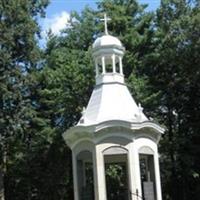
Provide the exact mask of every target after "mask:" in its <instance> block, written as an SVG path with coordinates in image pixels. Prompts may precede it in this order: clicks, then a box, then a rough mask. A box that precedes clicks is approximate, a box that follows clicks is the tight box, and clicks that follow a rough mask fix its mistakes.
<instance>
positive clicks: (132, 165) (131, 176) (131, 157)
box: [128, 143, 137, 200]
mask: <svg viewBox="0 0 200 200" xmlns="http://www.w3.org/2000/svg"><path fill="white" fill-rule="evenodd" d="M128 160H129V187H130V192H131V194H130V196H131V198H130V199H131V200H137V198H136V196H135V195H134V194H135V193H136V189H137V187H136V177H135V172H136V166H135V159H134V143H131V144H130V147H129V154H128Z"/></svg>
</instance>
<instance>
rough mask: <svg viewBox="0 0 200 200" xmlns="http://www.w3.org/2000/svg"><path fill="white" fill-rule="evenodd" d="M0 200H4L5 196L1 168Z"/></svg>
mask: <svg viewBox="0 0 200 200" xmlns="http://www.w3.org/2000/svg"><path fill="white" fill-rule="evenodd" d="M0 200H5V197H4V181H3V170H2V169H0Z"/></svg>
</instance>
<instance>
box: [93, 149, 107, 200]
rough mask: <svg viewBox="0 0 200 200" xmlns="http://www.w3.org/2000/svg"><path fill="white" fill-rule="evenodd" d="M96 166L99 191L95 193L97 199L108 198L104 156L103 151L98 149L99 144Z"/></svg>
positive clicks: (97, 188)
mask: <svg viewBox="0 0 200 200" xmlns="http://www.w3.org/2000/svg"><path fill="white" fill-rule="evenodd" d="M95 166H96V174H95V176H96V186H95V188H96V191H98V192H97V193H96V194H95V200H106V199H107V197H106V185H105V184H106V181H105V169H104V158H103V154H102V151H101V150H100V149H98V146H96V160H95Z"/></svg>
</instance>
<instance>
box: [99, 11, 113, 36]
mask: <svg viewBox="0 0 200 200" xmlns="http://www.w3.org/2000/svg"><path fill="white" fill-rule="evenodd" d="M110 20H111V19H110V18H108V17H107V15H106V13H104V18H103V19H100V21H103V22H104V26H105V34H106V35H108V26H107V22H108V21H110Z"/></svg>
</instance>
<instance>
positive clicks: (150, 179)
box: [139, 147, 157, 200]
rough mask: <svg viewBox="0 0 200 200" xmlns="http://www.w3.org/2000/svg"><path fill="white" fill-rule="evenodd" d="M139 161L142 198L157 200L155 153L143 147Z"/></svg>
mask: <svg viewBox="0 0 200 200" xmlns="http://www.w3.org/2000/svg"><path fill="white" fill-rule="evenodd" d="M139 161H140V179H141V187H142V196H143V198H144V199H145V200H156V199H157V198H156V182H155V166H154V153H153V151H152V149H151V148H149V147H142V148H141V149H140V150H139Z"/></svg>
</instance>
